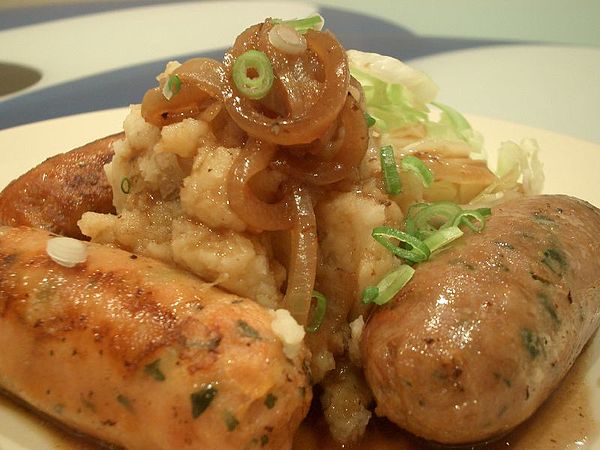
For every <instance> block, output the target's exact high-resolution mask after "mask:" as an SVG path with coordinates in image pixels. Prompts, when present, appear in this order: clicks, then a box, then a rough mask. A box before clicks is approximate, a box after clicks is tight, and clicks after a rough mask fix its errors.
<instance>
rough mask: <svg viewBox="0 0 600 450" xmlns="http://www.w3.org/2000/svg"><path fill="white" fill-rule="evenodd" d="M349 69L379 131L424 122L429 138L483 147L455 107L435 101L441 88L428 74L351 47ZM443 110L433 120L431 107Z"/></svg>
mask: <svg viewBox="0 0 600 450" xmlns="http://www.w3.org/2000/svg"><path fill="white" fill-rule="evenodd" d="M347 55H348V63H349V65H350V72H351V74H352V76H353V77H354V78H356V79H357V80H358V82H359V83H360V84H361V85H362V87H363V91H364V93H365V101H366V105H367V110H368V112H369V114H370V115H371V116H372V117H373V118H374V119H375V128H376V129H378V130H379V131H380V132H383V133H386V132H392V131H394V130H396V129H399V128H402V127H405V126H407V125H411V124H414V123H422V124H424V125H425V126H426V129H427V135H428V138H431V139H437V140H448V141H452V140H461V141H464V142H466V143H468V144H469V145H470V146H471V147H473V151H479V150H480V149H481V148H482V143H483V140H482V139H481V136H480V135H479V133H477V132H476V131H474V130H473V129H472V128H471V125H470V124H469V122H468V121H467V119H465V118H464V116H463V115H462V114H460V113H459V112H458V111H456V110H455V109H453V108H451V107H449V106H447V105H444V104H442V103H439V102H434V100H435V98H436V96H437V93H438V87H437V86H436V84H435V83H434V82H433V81H432V80H431V78H429V76H428V75H426V74H425V73H423V72H421V71H419V70H416V69H414V68H412V67H410V66H409V65H407V64H405V63H403V62H402V61H399V60H397V59H395V58H392V57H391V56H384V55H379V54H377V53H366V52H361V51H358V50H348V52H347ZM432 105H433V106H434V107H436V108H437V109H439V110H440V111H441V115H440V118H439V120H438V121H435V120H433V118H432V114H430V112H431V110H430V106H432Z"/></svg>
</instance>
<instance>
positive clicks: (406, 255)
mask: <svg viewBox="0 0 600 450" xmlns="http://www.w3.org/2000/svg"><path fill="white" fill-rule="evenodd" d="M371 236H373V239H375V240H376V241H377V242H379V243H380V244H381V245H383V246H384V247H385V248H387V249H388V250H389V251H391V252H392V253H393V254H394V255H396V256H398V257H399V258H402V259H404V260H406V261H410V262H413V263H418V262H422V261H426V260H427V259H428V258H429V255H430V254H431V250H429V247H427V245H425V244H424V243H423V241H421V240H420V239H418V238H416V237H414V236H411V235H410V234H408V233H405V232H403V231H400V230H397V229H395V228H391V227H375V228H373V232H372V233H371ZM390 239H394V240H397V241H400V242H401V243H404V244H406V245H408V246H409V247H410V248H404V247H400V246H398V245H396V244H395V243H393V242H392V241H391V240H390Z"/></svg>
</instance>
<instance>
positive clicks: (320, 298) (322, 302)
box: [306, 291, 327, 333]
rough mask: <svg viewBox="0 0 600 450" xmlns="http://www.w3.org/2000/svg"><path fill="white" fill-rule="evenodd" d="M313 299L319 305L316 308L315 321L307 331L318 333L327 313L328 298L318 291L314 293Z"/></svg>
mask: <svg viewBox="0 0 600 450" xmlns="http://www.w3.org/2000/svg"><path fill="white" fill-rule="evenodd" d="M312 298H314V299H315V300H316V301H317V305H316V307H315V312H314V318H313V321H312V323H311V324H310V325H309V326H307V327H306V331H308V332H309V333H316V332H317V331H318V330H319V328H320V327H321V324H322V323H323V320H324V319H325V312H326V311H327V298H326V297H325V296H324V295H323V294H321V293H320V292H318V291H312Z"/></svg>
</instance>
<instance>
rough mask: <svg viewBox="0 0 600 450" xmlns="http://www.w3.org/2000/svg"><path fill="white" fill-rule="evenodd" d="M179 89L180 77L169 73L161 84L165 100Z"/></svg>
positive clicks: (170, 97) (169, 98)
mask: <svg viewBox="0 0 600 450" xmlns="http://www.w3.org/2000/svg"><path fill="white" fill-rule="evenodd" d="M180 90H181V79H180V78H179V77H178V76H177V75H171V76H170V77H169V80H168V81H167V82H166V83H165V85H164V86H163V90H162V93H163V95H164V96H165V98H166V99H167V100H171V99H172V98H173V96H174V95H177V94H178V93H179V91H180Z"/></svg>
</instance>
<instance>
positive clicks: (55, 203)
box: [0, 133, 123, 239]
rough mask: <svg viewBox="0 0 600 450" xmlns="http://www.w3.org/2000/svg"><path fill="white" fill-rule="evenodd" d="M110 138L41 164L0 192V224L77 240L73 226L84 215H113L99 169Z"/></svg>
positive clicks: (109, 156)
mask: <svg viewBox="0 0 600 450" xmlns="http://www.w3.org/2000/svg"><path fill="white" fill-rule="evenodd" d="M121 138H123V133H118V134H114V135H111V136H107V137H105V138H102V139H99V140H97V141H94V142H91V143H89V144H86V145H84V146H82V147H79V148H76V149H74V150H71V151H70V152H67V153H61V154H59V155H56V156H53V157H52V158H49V159H47V160H46V161H44V162H43V163H41V164H40V165H38V166H37V167H34V168H33V169H31V170H30V171H29V172H27V173H25V174H24V175H22V176H20V177H19V178H17V179H16V180H14V181H12V182H11V183H10V184H9V185H8V186H6V188H4V190H3V191H2V193H0V224H3V225H10V226H19V225H27V226H31V227H36V228H43V229H45V230H48V231H52V232H53V233H57V234H62V235H64V236H70V237H74V238H78V239H83V238H84V236H83V235H82V234H81V231H80V230H79V227H77V221H78V220H79V219H80V218H81V215H82V214H83V213H84V212H86V211H94V212H99V213H110V212H114V208H113V205H112V189H111V187H110V185H109V184H108V180H107V179H106V175H105V174H104V165H105V164H107V163H109V162H110V160H111V159H112V156H113V151H112V147H111V144H112V143H113V142H114V141H116V140H118V139H121Z"/></svg>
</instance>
